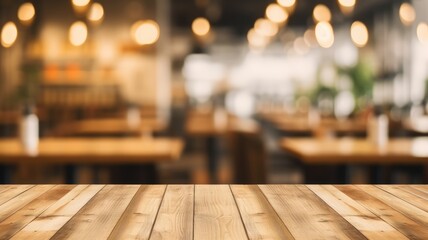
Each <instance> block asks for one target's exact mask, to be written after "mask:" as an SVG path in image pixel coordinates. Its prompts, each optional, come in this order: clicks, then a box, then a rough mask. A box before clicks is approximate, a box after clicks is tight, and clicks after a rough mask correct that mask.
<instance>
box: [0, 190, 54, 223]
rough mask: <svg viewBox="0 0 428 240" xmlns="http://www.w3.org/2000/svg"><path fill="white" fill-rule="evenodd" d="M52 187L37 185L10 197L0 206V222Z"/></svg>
mask: <svg viewBox="0 0 428 240" xmlns="http://www.w3.org/2000/svg"><path fill="white" fill-rule="evenodd" d="M53 187H54V185H37V186H35V187H33V188H30V189H28V190H27V191H25V192H23V193H21V194H19V195H17V196H15V197H14V198H11V199H10V200H9V201H7V202H5V203H4V204H2V205H1V206H0V222H3V221H4V220H5V219H6V218H8V217H9V216H11V215H12V214H14V213H15V212H16V211H18V210H19V209H21V208H23V207H24V206H25V205H27V204H28V203H29V202H31V201H33V200H34V199H36V198H38V197H39V196H40V195H42V194H43V193H45V192H47V191H48V190H49V189H51V188H53Z"/></svg>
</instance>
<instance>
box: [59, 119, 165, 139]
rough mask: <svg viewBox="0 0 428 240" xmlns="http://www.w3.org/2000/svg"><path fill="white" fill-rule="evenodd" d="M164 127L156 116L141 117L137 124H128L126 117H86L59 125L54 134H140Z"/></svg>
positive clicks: (157, 130)
mask: <svg viewBox="0 0 428 240" xmlns="http://www.w3.org/2000/svg"><path fill="white" fill-rule="evenodd" d="M165 129H166V124H165V123H163V122H162V121H160V120H158V119H156V118H142V119H141V122H140V124H139V125H138V126H136V127H132V126H129V124H128V123H127V121H126V119H121V118H117V119H116V118H107V119H88V120H80V121H76V122H71V123H67V124H63V125H60V126H59V127H57V129H56V130H55V131H54V135H56V136H101V137H107V136H140V135H142V134H145V133H149V134H151V133H154V132H159V131H163V130H165Z"/></svg>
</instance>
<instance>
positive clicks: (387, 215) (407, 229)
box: [336, 186, 428, 239]
mask: <svg viewBox="0 0 428 240" xmlns="http://www.w3.org/2000/svg"><path fill="white" fill-rule="evenodd" d="M336 187H337V188H338V189H339V190H340V191H342V192H343V193H345V194H346V195H348V196H349V197H351V198H352V199H354V200H355V201H357V202H358V203H360V204H361V205H362V206H364V207H365V208H367V209H368V210H370V211H371V212H372V213H374V214H376V215H377V216H378V217H380V218H381V219H382V220H384V221H385V222H387V223H389V224H390V225H391V226H393V227H394V228H395V229H397V230H398V231H400V232H401V233H403V234H404V235H406V236H407V237H408V238H410V239H426V236H428V228H426V227H425V226H421V225H420V224H419V223H417V222H416V221H414V220H413V219H411V218H409V217H408V216H406V215H404V214H402V213H400V212H399V211H397V210H395V209H394V208H392V207H391V206H389V205H388V204H390V203H385V202H383V201H381V200H379V199H377V198H376V197H374V196H371V195H369V194H367V193H366V192H364V191H361V189H360V188H358V187H356V186H336Z"/></svg>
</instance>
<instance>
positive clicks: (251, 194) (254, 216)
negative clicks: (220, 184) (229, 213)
mask: <svg viewBox="0 0 428 240" xmlns="http://www.w3.org/2000/svg"><path fill="white" fill-rule="evenodd" d="M231 189H232V193H233V195H234V197H235V200H236V203H237V206H238V209H239V211H240V213H241V216H242V220H243V222H244V225H245V229H246V230H247V234H248V237H249V238H250V239H294V238H293V236H292V235H291V233H290V231H289V230H288V229H287V227H286V226H285V225H284V223H283V222H282V221H281V219H280V218H279V216H278V215H277V214H276V212H275V210H274V209H273V208H272V206H271V205H270V204H269V202H268V201H267V199H266V198H265V196H264V195H263V193H262V192H261V190H260V188H259V187H258V186H255V185H231Z"/></svg>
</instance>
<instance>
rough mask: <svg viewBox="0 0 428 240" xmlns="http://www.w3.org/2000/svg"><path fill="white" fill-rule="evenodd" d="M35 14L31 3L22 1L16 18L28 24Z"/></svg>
mask: <svg viewBox="0 0 428 240" xmlns="http://www.w3.org/2000/svg"><path fill="white" fill-rule="evenodd" d="M35 15H36V9H35V8H34V5H33V4H32V3H29V2H27V3H24V4H22V5H21V6H20V7H19V9H18V19H19V21H21V23H22V24H24V25H29V24H31V22H32V21H33V19H34V16H35Z"/></svg>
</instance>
